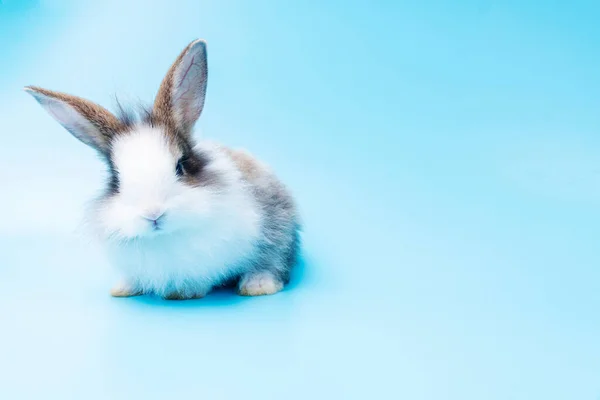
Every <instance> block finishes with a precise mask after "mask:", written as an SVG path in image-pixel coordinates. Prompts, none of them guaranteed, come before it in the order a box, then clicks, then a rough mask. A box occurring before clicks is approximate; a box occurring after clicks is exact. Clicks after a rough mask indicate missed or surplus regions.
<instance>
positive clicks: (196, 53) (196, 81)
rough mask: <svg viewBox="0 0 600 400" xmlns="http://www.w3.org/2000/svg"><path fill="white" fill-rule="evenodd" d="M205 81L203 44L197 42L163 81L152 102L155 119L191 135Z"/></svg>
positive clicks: (201, 104)
mask: <svg viewBox="0 0 600 400" xmlns="http://www.w3.org/2000/svg"><path fill="white" fill-rule="evenodd" d="M207 78H208V67H207V64H206V42H205V41H204V40H201V39H198V40H195V41H193V42H192V43H190V44H189V45H188V46H187V47H186V48H185V49H184V50H183V51H182V52H181V54H180V55H179V57H177V60H175V62H174V63H173V65H172V66H171V68H170V69H169V72H168V73H167V76H165V78H164V79H163V81H162V83H161V85H160V89H159V90H158V94H157V95H156V100H155V101H154V114H155V115H156V117H157V118H158V119H159V120H160V121H162V122H163V123H165V124H166V125H167V126H168V127H169V128H171V129H173V130H175V131H176V132H178V133H179V134H181V135H184V136H189V135H191V131H192V128H193V126H194V124H195V123H196V120H197V119H198V117H200V113H202V108H204V97H205V95H206V81H207Z"/></svg>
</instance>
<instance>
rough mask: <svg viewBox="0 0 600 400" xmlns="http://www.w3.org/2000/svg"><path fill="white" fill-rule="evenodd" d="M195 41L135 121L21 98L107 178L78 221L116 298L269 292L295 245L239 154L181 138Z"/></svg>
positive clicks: (255, 166)
mask: <svg viewBox="0 0 600 400" xmlns="http://www.w3.org/2000/svg"><path fill="white" fill-rule="evenodd" d="M206 81H207V61H206V43H205V42H204V41H203V40H196V41H194V42H192V43H190V44H189V45H188V46H187V47H186V48H185V50H184V51H183V52H182V53H181V54H180V55H179V57H178V58H177V60H176V61H175V63H174V64H173V65H172V67H171V68H170V70H169V72H168V73H167V75H166V77H165V78H164V80H163V82H162V84H161V86H160V89H159V91H158V94H157V96H156V100H155V102H154V105H153V108H152V109H151V110H148V111H147V112H146V113H145V114H144V115H143V117H142V118H139V119H132V118H131V117H130V116H127V115H126V114H123V115H120V116H115V115H113V114H111V113H110V112H109V111H107V110H106V109H104V108H103V107H101V106H99V105H97V104H94V103H92V102H90V101H87V100H84V99H82V98H79V97H75V96H71V95H68V94H64V93H59V92H54V91H50V90H46V89H42V88H39V87H34V86H29V87H26V88H25V90H26V91H27V92H29V93H30V94H31V95H33V97H35V99H36V100H37V101H38V102H39V103H40V104H41V105H42V106H43V107H44V108H45V109H46V110H47V111H48V112H49V113H50V115H52V116H53V117H54V118H55V119H56V120H57V121H58V122H59V123H60V124H62V125H63V127H65V128H66V129H67V130H68V131H69V132H71V134H73V136H75V137H76V138H77V139H79V140H80V141H82V142H83V143H85V144H87V145H89V146H91V147H92V148H94V149H96V150H97V151H98V153H99V154H100V156H101V158H102V159H103V160H104V161H105V162H106V164H107V166H108V170H109V172H110V180H109V181H108V187H107V190H106V192H105V194H104V195H103V196H101V197H100V198H99V199H97V200H96V201H94V203H93V207H92V210H91V215H90V217H89V218H90V221H91V222H92V224H93V226H94V227H95V228H96V229H97V231H98V232H99V234H100V236H101V238H102V239H103V242H104V243H105V244H106V247H107V250H108V255H109V257H110V260H111V262H112V263H114V265H115V266H116V267H117V270H118V271H119V272H120V274H121V276H122V280H121V281H120V282H119V283H118V284H117V285H116V286H115V287H114V288H113V289H112V290H111V294H112V295H113V296H116V297H125V296H135V295H141V294H155V295H158V296H160V297H163V298H166V299H192V298H200V297H203V296H205V295H206V294H207V293H208V292H209V291H210V290H211V289H212V288H214V287H216V286H220V285H222V284H225V283H226V282H232V281H235V282H237V287H238V292H239V293H240V294H242V295H249V296H258V295H267V294H273V293H276V292H279V291H280V290H282V289H283V286H284V284H285V283H287V282H288V281H289V276H290V271H291V269H292V267H293V265H294V263H295V261H296V256H297V253H298V247H299V234H298V231H299V220H298V214H297V211H296V206H295V204H294V201H293V199H292V196H291V195H290V193H289V192H288V190H287V189H286V187H285V186H284V185H283V184H282V183H281V182H280V181H279V180H278V179H277V177H276V176H275V175H274V174H273V173H272V172H271V171H270V170H269V169H268V168H267V167H266V166H265V165H263V164H262V163H260V162H259V161H257V160H256V159H255V158H253V157H252V156H251V155H250V154H248V153H246V152H244V151H238V150H232V149H229V148H227V147H224V146H220V145H217V144H213V143H209V142H205V141H199V142H198V143H197V144H195V142H194V139H193V137H192V130H193V126H194V124H195V122H196V120H197V119H198V117H199V116H200V113H201V112H202V108H203V105H204V97H205V93H206Z"/></svg>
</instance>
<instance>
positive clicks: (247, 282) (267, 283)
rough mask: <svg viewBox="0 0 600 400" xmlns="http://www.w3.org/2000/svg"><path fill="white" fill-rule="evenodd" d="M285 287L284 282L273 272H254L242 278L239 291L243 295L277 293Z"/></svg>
mask: <svg viewBox="0 0 600 400" xmlns="http://www.w3.org/2000/svg"><path fill="white" fill-rule="evenodd" d="M282 289H283V282H282V281H281V280H280V279H279V278H277V277H275V275H273V274H272V273H271V272H265V271H262V272H252V273H249V274H246V275H244V276H243V277H242V279H241V280H240V284H239V287H238V293H239V294H240V295H242V296H263V295H269V294H275V293H277V292H279V291H281V290H282Z"/></svg>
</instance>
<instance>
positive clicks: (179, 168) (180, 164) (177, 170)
mask: <svg viewBox="0 0 600 400" xmlns="http://www.w3.org/2000/svg"><path fill="white" fill-rule="evenodd" d="M184 172H185V168H183V159H182V158H180V159H179V161H177V165H176V166H175V173H176V174H177V176H183V173H184Z"/></svg>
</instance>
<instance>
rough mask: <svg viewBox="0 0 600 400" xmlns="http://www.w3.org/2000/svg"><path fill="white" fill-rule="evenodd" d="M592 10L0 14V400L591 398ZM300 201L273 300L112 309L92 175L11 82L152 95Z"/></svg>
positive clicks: (67, 8)
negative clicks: (170, 75) (199, 82)
mask: <svg viewBox="0 0 600 400" xmlns="http://www.w3.org/2000/svg"><path fill="white" fill-rule="evenodd" d="M599 20H600V3H599V2H598V1H592V0H590V1H584V0H574V1H571V2H566V1H557V0H546V1H543V2H542V1H535V0H506V1H502V2H500V1H491V0H454V1H452V0H422V1H419V2H415V1H404V0H395V1H384V0H380V1H372V0H371V1H368V0H361V1H358V0H345V1H341V0H339V1H338V0H328V1H317V0H306V1H287V2H283V1H274V0H253V1H239V0H228V1H217V0H183V1H173V2H167V1H141V0H139V1H126V2H124V1H121V0H103V1H75V0H63V1H51V0H2V1H0V135H2V136H1V141H0V143H1V145H0V187H1V193H2V195H1V196H0V210H2V217H1V220H0V303H1V304H2V306H1V307H0V398H2V399H88V400H94V399H117V400H120V399H132V398H139V399H155V398H156V399H164V398H186V399H188V398H189V399H192V398H194V399H196V398H197V399H211V400H213V399H234V398H238V399H241V398H243V399H275V398H286V399H411V400H420V399H423V400H430V399H431V400H433V399H435V400H439V399H448V400H482V399H485V400H507V399H515V400H533V399H540V400H542V399H543V400H554V399H556V400H559V399H564V400H575V399H577V400H583V399H589V400H597V399H598V398H600V341H599V340H598V338H599V337H600V313H599V312H598V309H599V306H600V270H599V268H598V264H599V261H600V256H599V254H598V245H597V243H598V234H599V227H600V213H599V210H600V207H599V205H600V113H599V110H600V51H599V50H600V47H599V46H600V25H599V24H598V21H599ZM199 37H201V38H205V39H206V40H207V41H208V58H209V70H210V73H209V76H210V78H209V83H208V95H207V103H206V107H205V109H204V113H203V115H202V117H201V120H200V123H199V124H198V126H197V133H198V136H202V137H207V138H211V139H215V140H218V141H222V142H224V143H226V144H229V145H232V146H239V147H246V148H248V149H250V150H251V151H252V152H254V153H255V154H256V155H257V156H259V157H260V158H262V159H263V160H264V161H266V162H267V163H269V164H270V165H271V166H272V167H273V168H274V169H275V170H276V171H278V173H279V174H280V175H281V177H282V178H283V179H284V180H285V181H286V182H287V183H288V185H289V186H290V188H291V189H292V191H293V192H294V193H295V194H296V197H297V199H298V202H299V204H300V207H301V210H302V214H303V217H304V222H305V232H304V258H303V261H302V263H301V265H299V268H298V270H297V274H296V277H295V279H294V282H293V284H292V285H291V286H290V288H289V289H288V290H286V291H285V292H283V293H280V294H278V295H276V296H271V297H263V298H253V299H246V298H240V297H236V296H233V295H230V294H227V293H218V294H215V295H212V296H209V297H208V298H206V299H203V300H198V301H189V302H165V301H160V300H156V299H151V298H144V297H142V298H132V299H113V298H111V297H109V295H108V289H109V287H110V285H111V279H112V276H111V269H110V267H109V265H108V264H107V263H106V260H105V259H104V258H103V256H102V253H101V252H100V251H99V250H98V249H97V248H96V247H95V246H94V245H93V244H91V243H89V241H88V240H86V238H85V236H82V234H81V230H80V229H79V222H80V218H81V214H82V210H83V207H84V205H85V203H86V201H87V200H88V199H89V198H90V197H91V196H93V195H95V194H96V193H97V192H98V190H99V189H101V182H102V178H103V166H102V165H101V163H100V162H99V161H98V160H97V158H96V157H95V155H94V154H93V152H92V151H91V150H89V149H88V148H86V147H85V146H83V145H82V144H80V143H79V142H77V141H76V140H75V139H73V138H72V137H71V136H70V135H69V134H68V133H67V132H66V131H65V130H64V129H63V128H62V127H60V126H59V125H58V124H57V123H56V122H55V121H54V120H52V118H51V117H50V116H48V115H47V114H46V113H45V111H44V110H43V109H41V108H40V107H39V105H38V104H37V103H36V102H35V101H34V100H33V99H32V98H31V97H30V96H28V95H27V94H26V93H25V92H23V91H22V87H23V86H25V85H29V84H35V85H39V86H43V87H47V88H49V89H54V90H60V91H65V92H68V93H73V94H76V95H80V96H83V97H86V98H89V99H91V100H94V101H96V102H98V103H100V104H102V105H104V106H107V107H112V106H113V105H114V101H113V100H114V98H113V96H114V94H115V93H116V94H118V95H119V98H120V100H121V101H123V102H127V101H137V100H138V99H141V100H142V101H144V102H150V101H152V99H153V95H154V94H155V92H156V90H157V88H158V85H159V83H160V80H161V79H162V77H163V75H164V73H165V72H166V70H167V68H168V67H169V65H170V63H171V62H172V61H173V60H174V58H175V57H176V56H177V54H178V53H179V52H180V51H181V50H182V49H183V48H184V47H185V46H186V45H187V44H188V43H189V42H190V41H191V40H193V39H195V38H199Z"/></svg>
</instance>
